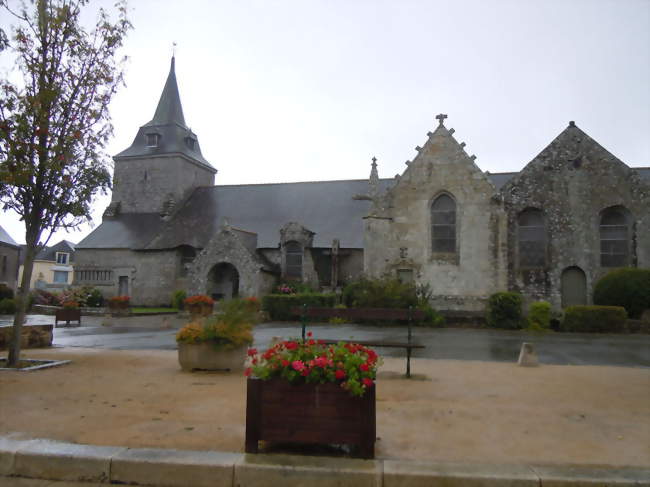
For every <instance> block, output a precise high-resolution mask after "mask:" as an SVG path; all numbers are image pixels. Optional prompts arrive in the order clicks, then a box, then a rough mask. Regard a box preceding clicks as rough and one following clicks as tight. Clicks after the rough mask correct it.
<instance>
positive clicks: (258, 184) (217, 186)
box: [197, 178, 393, 189]
mask: <svg viewBox="0 0 650 487" xmlns="http://www.w3.org/2000/svg"><path fill="white" fill-rule="evenodd" d="M379 180H380V181H393V178H379ZM367 181H368V179H367V178H362V179H327V180H324V181H285V182H273V183H241V184H215V185H214V186H199V187H198V188H197V189H199V188H225V187H240V186H272V185H279V184H320V183H348V182H349V183H351V182H355V183H356V182H367Z"/></svg>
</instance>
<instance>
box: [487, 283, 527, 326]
mask: <svg viewBox="0 0 650 487" xmlns="http://www.w3.org/2000/svg"><path fill="white" fill-rule="evenodd" d="M523 301H524V300H523V298H522V296H521V294H519V293H513V292H499V293H494V294H493V295H492V296H490V298H489V299H488V304H487V315H486V317H485V319H486V321H487V325H488V326H489V327H491V328H505V329H507V330H516V329H519V328H523V326H524V322H525V320H524V317H523V314H522V311H521V306H522V304H523Z"/></svg>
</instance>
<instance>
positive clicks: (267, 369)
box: [245, 333, 381, 396]
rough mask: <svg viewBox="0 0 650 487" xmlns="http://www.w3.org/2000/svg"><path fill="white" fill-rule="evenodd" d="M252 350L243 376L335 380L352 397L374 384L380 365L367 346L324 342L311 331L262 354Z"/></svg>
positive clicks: (315, 381)
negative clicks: (249, 364)
mask: <svg viewBox="0 0 650 487" xmlns="http://www.w3.org/2000/svg"><path fill="white" fill-rule="evenodd" d="M252 352H253V353H251V354H250V355H251V357H250V361H251V366H250V367H249V368H247V369H246V372H245V374H246V375H247V376H250V375H253V376H255V377H258V378H259V379H263V380H266V379H272V378H274V377H279V378H282V379H286V380H287V381H289V382H290V383H292V384H298V383H301V382H306V383H315V384H324V383H327V382H335V383H339V384H340V386H341V387H342V388H343V389H346V390H347V391H348V392H349V393H350V394H352V395H353V396H363V394H364V393H365V391H366V390H367V389H368V388H369V387H373V386H374V380H375V377H376V376H377V367H378V366H379V365H381V358H380V357H379V356H378V355H377V353H375V351H374V350H372V349H371V348H368V347H364V346H362V345H358V344H355V343H343V342H339V343H338V344H336V345H325V344H324V343H322V342H321V341H317V340H314V339H313V338H312V337H311V333H308V339H307V340H305V341H303V340H301V339H289V340H285V341H283V342H280V343H277V344H276V345H274V346H273V347H271V348H269V349H268V350H267V351H265V352H264V353H257V351H256V350H252Z"/></svg>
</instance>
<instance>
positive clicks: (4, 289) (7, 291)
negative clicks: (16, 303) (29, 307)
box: [0, 284, 14, 301]
mask: <svg viewBox="0 0 650 487" xmlns="http://www.w3.org/2000/svg"><path fill="white" fill-rule="evenodd" d="M3 299H14V290H13V289H11V288H10V287H9V286H7V285H6V284H0V301H2V300H3Z"/></svg>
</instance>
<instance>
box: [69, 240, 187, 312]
mask: <svg viewBox="0 0 650 487" xmlns="http://www.w3.org/2000/svg"><path fill="white" fill-rule="evenodd" d="M84 270H110V271H112V278H111V280H110V281H108V282H107V281H81V280H78V278H77V277H75V282H74V285H85V284H88V285H92V286H95V287H97V289H99V290H100V291H101V292H102V295H103V296H104V298H110V297H112V296H117V295H118V292H119V287H118V286H119V278H120V276H126V277H128V278H129V295H130V296H131V303H132V304H134V305H144V306H160V305H165V306H167V305H169V302H170V301H171V294H172V292H173V291H174V290H175V287H174V284H175V279H176V277H177V273H178V256H177V254H176V252H175V251H132V250H127V249H101V250H99V251H97V250H95V249H78V250H77V251H76V252H75V276H79V272H80V271H84Z"/></svg>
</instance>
